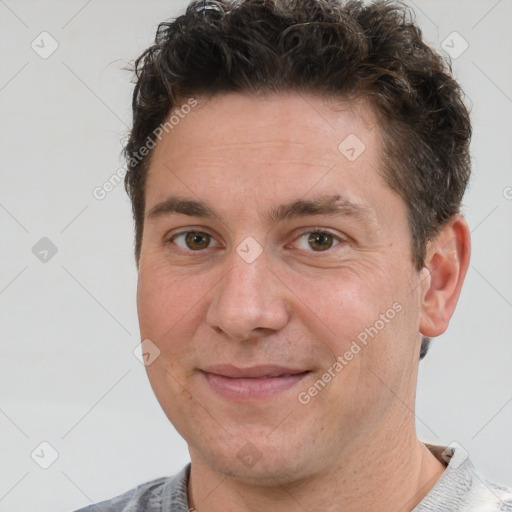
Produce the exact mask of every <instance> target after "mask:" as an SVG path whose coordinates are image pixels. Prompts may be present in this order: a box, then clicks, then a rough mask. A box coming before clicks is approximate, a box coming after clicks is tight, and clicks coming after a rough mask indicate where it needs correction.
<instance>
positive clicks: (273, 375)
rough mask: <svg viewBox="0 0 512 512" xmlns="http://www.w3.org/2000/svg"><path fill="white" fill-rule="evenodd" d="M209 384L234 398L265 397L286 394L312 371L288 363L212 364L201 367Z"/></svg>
mask: <svg viewBox="0 0 512 512" xmlns="http://www.w3.org/2000/svg"><path fill="white" fill-rule="evenodd" d="M201 373H202V374H203V375H204V378H205V379H206V381H207V383H208V384H209V386H210V387H211V388H212V389H213V390H214V391H215V392H216V393H218V394H219V395H221V396H223V397H225V398H228V399H230V400H251V399H261V398H268V397H271V396H274V395H276V394H278V393H282V392H284V391H286V390H288V389H290V388H292V387H293V386H295V385H296V384H297V383H298V382H300V381H301V380H302V379H303V378H304V377H305V376H306V375H308V374H309V373H310V371H309V370H303V369H297V368H289V367H284V366H270V365H264V366H252V367H250V368H237V367H235V366H231V365H216V366H210V367H208V368H206V369H204V370H201Z"/></svg>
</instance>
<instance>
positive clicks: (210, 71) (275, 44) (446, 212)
mask: <svg viewBox="0 0 512 512" xmlns="http://www.w3.org/2000/svg"><path fill="white" fill-rule="evenodd" d="M134 69H135V76H136V85H135V90H134V93H133V102H132V107H133V127H132V130H131V133H130V136H129V140H128V142H127V144H126V146H125V148H124V155H125V158H126V160H127V163H128V170H127V174H126V177H125V188H126V190H127V192H128V194H129V196H130V198H131V200H132V209H133V216H134V220H135V259H136V261H137V263H138V261H139V257H140V247H141V242H142V232H143V224H144V209H145V193H144V192H145V177H146V174H147V170H148V167H149V161H150V157H151V151H149V152H147V151H146V152H145V153H147V154H146V156H144V157H141V148H143V147H144V146H145V145H147V141H148V138H150V137H151V135H152V134H153V133H154V132H155V130H156V129H157V128H158V126H159V125H161V124H162V123H163V122H164V120H165V118H166V117H167V115H168V114H169V113H170V111H171V109H173V108H174V107H177V106H178V105H179V102H180V99H183V98H190V97H193V96H206V97H208V96H212V95H215V94H218V93H223V92H242V93H258V92H260V93H261V92H268V93H279V92H294V91H295V92H299V93H308V92H309V93H315V94H322V95H325V96H327V97H334V98H335V97H339V98H343V99H356V98H365V99H367V100H369V101H370V104H371V105H372V106H373V108H374V109H375V112H376V113H377V115H378V116H379V119H380V122H381V125H382V131H383V137H384V154H383V168H382V169H381V172H382V175H383V178H384V179H385V181H386V183H387V184H388V185H389V186H390V187H391V188H392V189H393V190H395V191H396V192H397V193H398V194H399V195H400V196H401V197H402V199H403V200H404V201H405V203H406V205H407V207H408V212H409V219H408V220H409V225H410V229H411V252H412V255H413V263H414V265H415V267H416V269H417V270H418V271H419V270H421V268H422V267H423V265H424V259H425V254H426V245H427V242H428V241H429V240H431V239H433V238H434V237H435V235H436V234H437V233H438V232H439V230H440V229H441V228H442V226H443V225H444V224H445V223H446V221H448V220H449V219H450V218H451V217H452V216H453V215H454V214H456V213H459V210H460V205H461V201H462V197H463V195H464V191H465V189H466V186H467V183H468V180H469V176H470V156H469V142H470V138H471V123H470V119H469V113H468V110H467V108H466V106H465V105H464V100H463V93H462V90H461V88H460V86H459V85H458V83H457V82H456V81H455V80H454V78H453V77H452V75H451V68H450V65H449V63H447V62H445V60H444V59H443V58H442V57H441V56H440V55H439V54H438V53H437V52H435V51H434V50H433V49H432V48H430V47H429V46H428V45H427V44H426V43H425V42H424V41H423V39H422V36H421V31H420V29H419V28H418V27H417V26H416V25H415V24H414V23H413V21H412V14H411V12H410V10H409V9H408V8H407V7H406V6H405V5H403V4H401V3H398V2H388V1H376V2H374V3H371V4H368V5H365V4H363V2H360V1H353V0H349V1H346V2H344V1H342V0H194V1H192V2H191V3H190V5H189V6H188V8H187V10H186V13H185V14H183V15H182V16H179V17H178V18H176V19H175V20H172V21H169V22H164V23H161V24H160V25H159V26H158V30H157V33H156V38H155V44H154V45H153V46H151V47H150V48H148V49H147V50H146V51H145V52H144V53H143V54H142V55H141V56H140V57H139V58H138V59H137V60H136V61H135V66H134ZM427 348H428V340H427V339H426V338H425V339H424V343H423V346H422V354H423V355H424V354H425V353H426V349H427Z"/></svg>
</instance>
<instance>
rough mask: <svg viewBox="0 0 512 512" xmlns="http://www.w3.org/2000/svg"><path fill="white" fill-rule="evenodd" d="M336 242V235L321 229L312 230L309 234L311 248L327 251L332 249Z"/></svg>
mask: <svg viewBox="0 0 512 512" xmlns="http://www.w3.org/2000/svg"><path fill="white" fill-rule="evenodd" d="M333 242H334V236H333V235H331V234H330V233H323V232H320V231H317V232H312V233H310V234H309V237H308V243H309V245H310V246H311V248H313V249H315V250H318V251H326V250H327V249H330V248H331V247H332V245H333Z"/></svg>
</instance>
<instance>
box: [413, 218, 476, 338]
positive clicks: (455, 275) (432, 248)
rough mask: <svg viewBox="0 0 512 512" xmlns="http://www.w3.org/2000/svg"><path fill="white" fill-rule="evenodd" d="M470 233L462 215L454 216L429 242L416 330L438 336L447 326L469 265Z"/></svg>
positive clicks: (426, 334) (429, 335)
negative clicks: (418, 327) (418, 321)
mask: <svg viewBox="0 0 512 512" xmlns="http://www.w3.org/2000/svg"><path fill="white" fill-rule="evenodd" d="M470 253H471V235H470V231H469V227H468V224H467V222H466V220H465V219H464V217H462V216H461V215H459V214H457V215H454V216H453V217H452V218H451V219H450V220H449V221H448V222H447V223H446V224H445V225H444V227H443V229H442V230H441V231H440V233H439V234H438V235H437V237H436V238H435V239H434V240H433V241H431V242H430V243H429V246H428V249H427V255H426V259H425V267H424V269H423V272H425V273H426V276H424V275H423V274H422V276H421V277H422V280H423V281H422V282H423V286H422V293H421V297H420V300H421V304H420V306H421V315H420V332H421V334H423V335H424V336H428V337H435V336H439V335H440V334H442V333H443V332H445V331H446V329H447V328H448V324H449V322H450V318H451V317H452V315H453V312H454V310H455V306H456V305H457V301H458V299H459V295H460V291H461V289H462V284H463V282H464V278H465V277H466V272H467V270H468V267H469V258H470Z"/></svg>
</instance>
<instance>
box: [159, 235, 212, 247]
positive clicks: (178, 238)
mask: <svg viewBox="0 0 512 512" xmlns="http://www.w3.org/2000/svg"><path fill="white" fill-rule="evenodd" d="M169 242H172V243H175V244H176V245H177V246H178V247H180V248H181V249H184V250H189V251H200V250H202V249H207V248H208V247H209V246H210V244H211V242H212V237H211V236H210V235H209V234H208V233H204V232H202V231H184V232H183V233H178V234H177V235H175V236H173V237H172V238H171V239H170V240H169Z"/></svg>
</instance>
